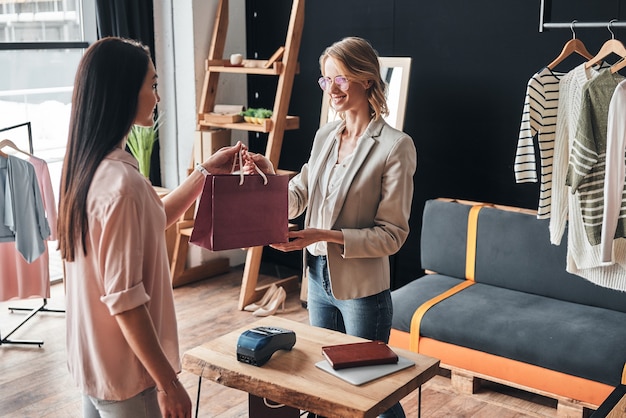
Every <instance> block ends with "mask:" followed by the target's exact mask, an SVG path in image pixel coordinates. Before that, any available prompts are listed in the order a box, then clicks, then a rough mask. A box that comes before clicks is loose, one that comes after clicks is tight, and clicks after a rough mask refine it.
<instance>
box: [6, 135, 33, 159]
mask: <svg viewBox="0 0 626 418" xmlns="http://www.w3.org/2000/svg"><path fill="white" fill-rule="evenodd" d="M5 147H9V148H13V149H14V150H15V151H16V152H19V153H21V154H24V155H26V156H29V157H30V156H31V154H29V153H28V152H26V151H22V150H21V149H19V148H18V147H17V145H15V143H14V142H13V141H11V140H10V139H3V140H2V141H0V156H2V157H4V158H7V154H6V153H5V152H3V151H2V149H3V148H5Z"/></svg>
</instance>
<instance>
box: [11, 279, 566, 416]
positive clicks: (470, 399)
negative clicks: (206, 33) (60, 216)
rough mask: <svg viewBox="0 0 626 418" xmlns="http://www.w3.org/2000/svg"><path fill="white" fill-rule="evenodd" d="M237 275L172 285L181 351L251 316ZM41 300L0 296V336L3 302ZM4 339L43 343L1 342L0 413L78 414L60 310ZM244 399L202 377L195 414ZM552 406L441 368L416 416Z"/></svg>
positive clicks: (290, 304) (411, 403)
mask: <svg viewBox="0 0 626 418" xmlns="http://www.w3.org/2000/svg"><path fill="white" fill-rule="evenodd" d="M241 277H242V270H241V269H240V268H234V269H232V270H231V272H229V273H227V274H224V275H221V276H216V277H214V278H210V279H207V280H204V281H201V282H196V283H193V284H190V285H187V286H183V287H180V288H177V289H175V290H174V296H175V299H176V309H177V315H178V324H179V335H180V345H181V354H182V353H183V352H184V351H186V350H188V349H190V348H192V347H195V346H197V345H200V344H202V343H203V342H205V341H207V340H210V339H212V338H215V337H217V336H219V335H222V334H225V333H227V332H229V331H230V330H232V329H233V328H235V327H241V326H245V325H246V323H251V322H253V321H254V320H255V318H254V317H253V316H252V315H251V314H250V313H249V312H242V311H239V310H237V301H238V297H239V286H240V284H241ZM263 280H264V277H263V276H262V277H261V282H262V281H263ZM40 302H41V300H20V301H14V302H3V303H0V334H1V336H2V337H3V338H4V337H5V336H6V335H7V333H9V332H10V331H11V330H12V329H13V328H14V327H15V326H17V324H18V323H19V322H21V321H22V319H23V318H24V317H25V315H26V314H25V313H23V312H17V311H16V312H14V313H10V311H9V309H8V308H9V307H32V306H36V305H37V304H39V303H40ZM48 307H49V308H60V309H64V297H63V285H62V284H57V285H53V286H52V296H51V298H50V299H49V301H48ZM277 315H281V316H285V317H287V318H289V319H292V320H295V321H301V322H306V321H307V311H306V309H304V308H302V306H301V303H300V300H299V294H297V292H291V293H289V294H288V299H287V304H286V307H285V311H284V312H279V313H277ZM11 339H41V340H43V341H44V344H43V346H42V347H38V346H36V345H35V346H28V345H17V344H16V345H14V344H2V345H1V346H0V417H3V418H13V417H15V418H25V417H32V418H43V417H55V418H56V417H59V418H60V417H63V418H71V417H80V416H81V397H80V394H79V392H78V391H77V390H76V388H75V386H74V384H73V382H72V380H71V378H70V376H69V373H68V372H67V368H66V365H65V315H64V314H63V313H52V312H40V313H38V314H37V315H35V316H34V317H33V318H31V319H30V320H29V321H28V322H26V323H25V324H24V325H23V326H22V327H20V328H19V329H18V330H17V331H16V332H15V333H14V334H13V335H11ZM234 349H235V348H234V347H233V350H234ZM180 380H181V382H183V384H184V385H185V387H186V388H187V390H188V392H189V395H190V396H191V398H192V401H193V403H194V404H195V401H196V396H197V392H198V378H197V377H196V376H194V375H191V374H189V373H186V372H183V373H182V374H181V376H180ZM247 399H248V397H247V394H246V393H243V392H240V391H238V390H236V389H230V388H226V387H223V386H221V385H218V384H216V383H213V382H209V381H206V380H205V381H203V383H202V387H201V397H200V408H199V414H198V416H200V417H220V418H235V417H247V416H248V406H247ZM417 399H418V397H417V391H416V392H414V393H413V394H411V395H409V396H407V397H406V398H405V399H404V400H403V401H402V404H403V405H404V407H405V410H406V412H407V416H409V417H417V405H418V403H417ZM555 406H556V403H555V402H554V401H552V400H550V399H547V398H543V397H538V396H536V395H532V394H528V393H525V392H521V391H518V390H514V389H510V388H506V387H503V386H499V385H496V384H492V383H489V382H484V384H483V385H482V388H481V390H480V391H479V392H478V393H476V394H474V395H471V396H470V395H460V394H457V393H456V392H455V390H454V389H453V388H452V387H451V385H450V380H449V378H448V377H446V375H445V372H443V371H442V374H441V375H439V376H436V377H435V378H434V379H432V380H431V381H429V382H428V383H426V384H425V385H424V386H423V387H422V417H484V418H509V417H511V418H513V417H515V418H524V417H554V416H556V408H555ZM194 413H195V411H194Z"/></svg>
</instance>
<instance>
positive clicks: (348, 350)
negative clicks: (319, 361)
mask: <svg viewBox="0 0 626 418" xmlns="http://www.w3.org/2000/svg"><path fill="white" fill-rule="evenodd" d="M322 354H323V355H324V357H325V358H326V360H327V361H328V363H330V365H331V366H332V367H333V369H335V370H339V369H346V368H348V367H359V366H372V365H375V364H393V363H397V362H398V355H397V354H396V353H394V352H393V350H392V349H391V348H389V346H388V345H387V344H385V343H384V342H382V341H366V342H363V343H351V344H337V345H327V346H324V347H322Z"/></svg>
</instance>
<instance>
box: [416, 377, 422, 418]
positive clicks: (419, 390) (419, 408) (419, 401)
mask: <svg viewBox="0 0 626 418" xmlns="http://www.w3.org/2000/svg"><path fill="white" fill-rule="evenodd" d="M421 416H422V385H420V386H419V388H417V418H421Z"/></svg>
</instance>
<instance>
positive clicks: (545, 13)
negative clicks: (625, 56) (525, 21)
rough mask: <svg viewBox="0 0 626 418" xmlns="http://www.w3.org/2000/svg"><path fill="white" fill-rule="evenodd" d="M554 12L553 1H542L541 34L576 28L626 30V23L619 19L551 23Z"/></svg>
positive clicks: (540, 11) (540, 12) (540, 13)
mask: <svg viewBox="0 0 626 418" xmlns="http://www.w3.org/2000/svg"><path fill="white" fill-rule="evenodd" d="M551 12H552V0H541V5H540V10H539V32H544V30H547V29H573V27H575V28H604V29H609V31H610V30H611V29H612V28H626V22H620V21H618V20H617V19H614V20H611V21H610V22H578V21H576V22H575V23H574V22H558V23H555V22H550V20H551V19H550V17H551Z"/></svg>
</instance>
